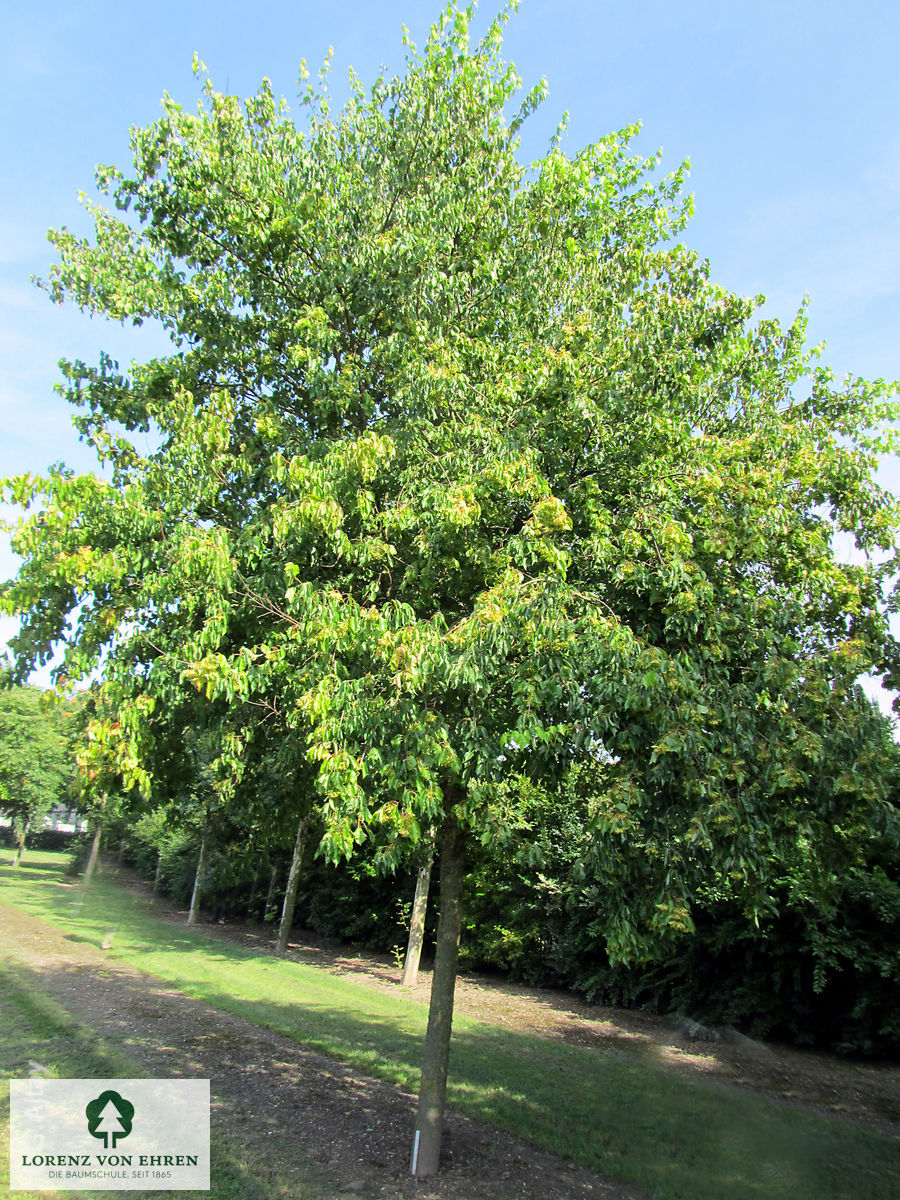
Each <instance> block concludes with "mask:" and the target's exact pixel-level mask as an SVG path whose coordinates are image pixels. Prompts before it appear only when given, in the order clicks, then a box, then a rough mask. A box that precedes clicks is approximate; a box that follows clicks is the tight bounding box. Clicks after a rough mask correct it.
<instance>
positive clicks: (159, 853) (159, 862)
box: [151, 850, 163, 896]
mask: <svg viewBox="0 0 900 1200" xmlns="http://www.w3.org/2000/svg"><path fill="white" fill-rule="evenodd" d="M162 865H163V856H162V851H161V850H157V852H156V874H155V875H154V876H153V891H152V893H151V895H153V896H155V895H156V894H157V893H158V892H159V880H160V876H161V875H162Z"/></svg>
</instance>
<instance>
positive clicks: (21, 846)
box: [13, 820, 31, 867]
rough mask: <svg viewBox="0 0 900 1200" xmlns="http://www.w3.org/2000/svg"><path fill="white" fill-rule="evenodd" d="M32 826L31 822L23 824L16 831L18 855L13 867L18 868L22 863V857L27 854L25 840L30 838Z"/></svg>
mask: <svg viewBox="0 0 900 1200" xmlns="http://www.w3.org/2000/svg"><path fill="white" fill-rule="evenodd" d="M30 826H31V821H30V820H29V821H25V822H23V823H22V824H21V825H20V826H19V827H18V829H17V830H16V837H17V839H18V845H17V846H16V855H15V858H14V859H13V866H14V867H17V866H18V865H19V863H20V862H21V861H22V855H23V854H24V853H25V839H26V838H27V837H28V830H29V827H30Z"/></svg>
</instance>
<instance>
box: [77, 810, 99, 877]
mask: <svg viewBox="0 0 900 1200" xmlns="http://www.w3.org/2000/svg"><path fill="white" fill-rule="evenodd" d="M102 836H103V826H102V825H101V823H100V822H99V821H98V822H97V825H96V827H95V829H94V837H93V840H92V842H91V852H90V854H89V855H88V860H87V866H86V867H85V868H84V878H83V879H82V881H81V882H82V884H83V885H84V887H87V885H88V884H89V883H90V882H91V880H92V879H93V877H94V872H95V871H96V869H97V861H98V859H99V857H100V839H101V838H102Z"/></svg>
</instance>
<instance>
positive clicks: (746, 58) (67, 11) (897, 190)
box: [0, 0, 900, 643]
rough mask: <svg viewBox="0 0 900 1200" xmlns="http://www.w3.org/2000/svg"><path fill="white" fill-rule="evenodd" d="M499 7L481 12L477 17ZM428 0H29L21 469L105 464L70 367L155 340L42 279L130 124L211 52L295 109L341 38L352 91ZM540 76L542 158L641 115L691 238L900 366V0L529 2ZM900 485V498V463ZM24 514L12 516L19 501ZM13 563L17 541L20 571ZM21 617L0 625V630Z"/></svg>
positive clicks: (18, 355) (758, 288)
mask: <svg viewBox="0 0 900 1200" xmlns="http://www.w3.org/2000/svg"><path fill="white" fill-rule="evenodd" d="M496 7H497V6H495V5H494V4H492V3H482V5H481V6H480V8H479V17H478V25H477V27H478V28H483V27H484V25H485V24H486V23H487V21H488V19H489V18H490V16H491V15H493V13H494V11H495V9H496ZM438 10H439V6H438V5H437V4H436V3H433V2H431V0H429V2H428V3H424V2H422V0H384V2H379V3H373V2H372V0H368V2H366V3H363V2H361V0H332V3H330V4H329V5H324V4H321V3H319V2H318V0H317V2H316V3H312V2H311V0H292V2H290V3H288V2H285V0H257V3H256V4H255V5H252V6H251V5H249V4H247V3H246V0H241V3H236V2H234V0H227V2H225V3H217V4H215V5H206V4H202V3H192V2H191V0H182V2H181V3H177V4H176V3H172V0H157V2H156V3H154V5H152V6H150V7H143V6H136V5H130V4H121V3H112V2H111V0H83V2H81V3H79V4H77V5H73V4H71V3H70V2H67V3H60V2H59V0H42V3H40V4H32V5H28V6H21V7H19V8H18V9H16V10H13V9H12V8H8V10H7V12H6V14H5V18H4V39H3V43H2V45H0V68H2V72H3V74H2V78H3V80H4V85H5V89H6V94H7V117H6V119H5V120H4V121H3V122H2V125H0V162H2V174H3V180H4V186H3V188H2V189H0V475H9V474H13V473H17V472H21V471H32V472H40V471H43V470H44V469H45V468H46V467H47V465H48V464H49V463H51V462H54V461H58V460H63V461H65V462H66V463H68V464H69V465H70V466H72V467H74V468H75V469H76V470H88V469H90V468H91V467H92V462H91V459H90V457H89V456H88V454H87V453H86V451H85V450H84V448H83V447H81V446H80V445H79V443H78V441H77V438H76V435H75V433H74V431H73V429H72V427H71V424H70V416H69V413H68V412H67V411H66V406H65V405H64V404H63V402H62V401H61V400H60V399H59V398H58V397H57V396H56V395H55V394H54V393H53V390H52V387H53V384H54V382H55V381H56V379H57V378H58V371H57V368H56V362H57V360H58V359H59V358H60V357H63V356H65V357H75V356H77V357H81V358H84V359H86V360H87V361H89V362H90V361H93V360H95V359H96V356H97V353H98V352H99V350H100V349H101V348H103V349H106V350H108V351H109V352H111V353H112V354H113V355H114V356H115V357H119V358H120V360H121V361H123V362H127V361H129V360H130V359H131V358H132V357H144V356H145V355H148V354H151V353H154V352H158V351H159V349H160V348H161V347H160V344H159V342H158V340H157V341H154V336H155V335H154V334H153V332H152V331H150V330H144V331H137V332H134V331H129V330H123V329H121V328H120V327H118V326H109V325H106V324H104V323H103V322H99V321H96V320H94V321H91V320H89V319H88V318H85V317H82V316H81V315H80V314H78V313H77V312H75V311H74V310H71V309H69V308H62V309H60V308H56V307H54V306H53V305H52V304H51V303H50V302H49V300H48V299H47V298H46V297H45V296H44V295H43V294H42V293H40V292H39V291H37V290H36V289H35V288H34V287H33V285H32V284H31V283H30V282H29V278H30V276H31V275H43V274H45V273H46V271H47V268H48V266H49V264H50V263H51V261H52V248H51V247H50V246H49V244H48V243H47V241H46V236H45V235H46V230H47V229H48V228H49V227H50V226H59V225H68V226H69V227H70V228H72V229H75V230H79V231H84V232H87V225H86V222H85V219H84V214H83V212H82V210H81V208H80V207H79V203H78V192H79V191H80V190H83V191H85V192H87V193H88V194H90V193H91V191H92V185H93V171H94V167H95V165H96V164H97V163H101V162H102V163H116V164H118V165H125V164H126V163H127V161H128V129H129V126H131V125H144V124H147V123H149V122H150V121H152V120H154V119H155V118H156V117H157V116H158V115H159V112H160V107H159V102H160V97H161V96H162V93H163V92H164V91H168V92H169V93H170V94H171V95H173V96H174V97H175V98H176V99H177V100H178V101H180V102H182V103H184V104H186V105H191V106H192V105H193V104H194V103H195V102H196V99H197V97H198V94H199V84H198V81H197V80H195V79H194V77H193V75H192V73H191V60H192V56H193V54H194V52H195V51H196V52H197V53H198V54H199V55H200V57H201V58H202V59H203V61H204V62H205V63H206V65H207V67H208V69H209V71H210V74H211V76H212V79H213V82H214V84H215V85H216V86H217V87H218V88H219V89H221V90H228V91H230V92H232V93H238V94H247V93H249V92H251V91H253V90H255V88H256V87H257V85H258V83H259V81H260V79H261V78H262V77H263V76H268V77H269V78H270V79H271V80H272V82H273V85H274V87H275V89H276V91H277V92H279V93H282V94H284V95H285V96H286V97H287V98H288V100H289V101H293V99H294V96H295V93H296V78H297V74H298V67H299V63H300V60H301V59H303V58H305V59H306V60H307V62H308V64H309V66H310V68H311V69H313V70H315V69H316V68H317V67H318V65H319V64H320V63H321V61H322V60H323V58H324V56H325V54H326V51H327V49H328V47H329V46H333V47H334V71H333V75H332V86H333V90H334V93H335V97H336V99H338V100H340V98H341V96H342V94H343V93H344V90H345V83H346V77H347V70H348V68H349V67H350V66H351V65H352V66H353V67H354V68H355V69H356V71H357V73H358V74H359V75H360V76H361V77H362V78H363V80H364V81H369V80H371V79H372V78H373V77H374V76H375V74H376V73H377V71H378V68H379V65H380V64H382V63H383V64H385V65H386V66H387V67H388V69H389V70H390V71H395V70H400V69H402V64H403V47H402V45H401V25H402V24H404V23H405V24H406V25H407V26H408V28H409V30H410V32H411V34H412V37H413V40H414V41H415V42H416V43H417V44H419V45H421V44H422V43H424V41H425V38H426V36H427V30H428V26H429V25H430V24H431V22H432V20H433V19H434V17H435V16H436V15H437V12H438ZM505 53H506V56H507V58H509V59H511V60H512V61H513V62H515V63H516V65H517V67H518V69H519V72H520V74H521V75H522V77H523V80H524V82H525V85H526V87H527V86H529V85H530V84H532V83H534V82H536V81H537V80H538V79H539V78H540V77H541V76H545V77H546V78H547V80H548V81H549V85H550V98H549V100H548V101H547V102H546V104H545V105H544V106H543V108H542V109H541V110H540V111H539V113H538V114H537V116H536V117H535V118H534V119H533V121H532V122H531V125H530V128H527V129H526V135H525V137H524V139H523V140H524V150H525V153H526V154H527V156H528V157H530V158H534V157H537V156H538V155H540V154H541V153H542V152H543V151H544V149H545V148H546V143H547V140H548V138H549V136H550V135H551V133H552V132H553V130H554V129H555V128H556V125H557V123H558V120H559V117H560V115H561V114H562V113H563V112H564V111H568V112H569V133H568V140H567V145H566V148H567V149H569V150H570V151H573V152H574V151H576V150H578V149H579V148H580V147H581V146H583V145H585V144H586V143H588V142H590V141H594V140H596V139H597V138H599V137H601V136H603V135H604V134H605V133H607V132H609V131H610V130H612V129H618V128H621V127H622V126H623V125H626V124H628V123H630V122H632V121H634V120H637V119H639V120H641V121H642V122H643V132H642V134H641V137H640V139H639V142H638V148H639V149H640V150H642V151H643V152H644V153H646V154H650V153H652V152H654V151H655V150H656V149H658V148H659V147H662V148H663V151H664V163H665V164H667V165H668V166H669V167H670V168H674V167H675V166H676V165H677V164H678V163H679V162H681V161H682V160H683V159H685V158H690V160H691V174H690V180H689V188H690V190H691V191H692V192H693V193H694V195H695V205H696V208H695V213H696V215H695V219H694V221H693V223H692V225H691V227H690V229H689V230H688V232H687V234H686V236H685V240H686V241H687V242H688V243H689V244H691V245H692V246H693V247H694V248H695V249H697V250H698V251H699V252H700V253H701V254H702V255H703V256H705V257H708V258H709V260H710V262H711V268H712V274H713V277H714V278H715V279H716V280H717V281H718V282H720V283H722V284H724V285H726V286H728V287H730V288H732V289H733V290H735V291H737V292H740V293H743V294H747V295H754V294H756V293H759V292H763V293H765V294H766V295H767V297H768V298H769V303H768V306H767V308H768V311H771V312H772V313H774V314H775V315H778V316H781V317H783V318H785V319H789V318H790V317H791V315H792V314H793V313H794V312H795V311H796V309H797V307H798V306H799V304H800V302H801V300H802V298H803V296H804V294H807V293H808V294H809V296H810V299H811V307H810V310H809V319H810V325H809V333H810V338H811V340H812V341H813V342H819V341H823V340H824V341H826V342H827V349H826V353H825V358H826V360H827V361H828V362H829V363H830V364H831V365H832V366H833V367H834V369H835V371H836V372H837V373H838V375H842V374H843V373H845V372H848V371H849V372H852V373H855V374H861V375H867V376H870V377H885V378H891V379H897V378H900V339H898V327H900V222H898V219H897V218H898V215H900V103H898V100H900V73H898V71H897V66H896V64H897V62H898V61H900V12H898V10H897V8H896V0H892V2H887V0H885V2H881V0H860V3H859V4H857V5H854V6H851V5H850V4H848V3H846V0H841V2H840V3H837V2H834V0H816V2H806V0H780V2H774V0H755V2H754V3H753V4H746V3H745V4H736V3H728V2H727V0H717V2H707V0H669V2H668V3H661V2H658V0H629V3H627V4H626V3H622V2H620V3H618V4H612V3H603V2H600V3H589V2H588V0H523V2H522V4H521V7H520V10H519V12H518V14H517V15H515V16H513V17H512V19H511V21H510V23H509V25H508V27H507V33H506V37H505ZM882 478H883V481H884V482H885V483H886V484H887V486H889V487H891V488H892V490H894V491H896V492H898V493H900V468H898V464H897V463H895V462H892V463H889V464H886V466H885V469H884V471H883V474H882ZM6 515H9V511H8V510H7V514H6ZM14 571H15V560H14V559H13V557H12V555H11V554H10V552H9V550H8V544H6V543H2V544H0V577H3V578H5V577H7V576H9V575H10V574H12V573H14ZM9 632H10V623H9V622H8V621H5V620H4V621H0V643H2V640H3V637H4V636H8V635H9Z"/></svg>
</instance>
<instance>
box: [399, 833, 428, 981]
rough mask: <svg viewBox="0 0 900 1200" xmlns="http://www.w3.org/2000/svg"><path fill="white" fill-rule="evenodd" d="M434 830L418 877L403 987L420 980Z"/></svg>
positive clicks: (410, 922) (404, 964)
mask: <svg viewBox="0 0 900 1200" xmlns="http://www.w3.org/2000/svg"><path fill="white" fill-rule="evenodd" d="M434 834H435V831H434V829H430V830H429V831H428V857H427V858H426V860H425V862H424V863H423V865H422V866H421V867H419V872H418V874H417V875H416V895H415V898H414V900H413V906H412V915H411V916H410V918H409V941H408V942H407V944H406V958H405V959H404V962H403V978H402V979H401V980H400V983H401V985H402V986H403V987H415V986H416V980H417V979H418V978H419V959H420V958H421V957H422V942H423V940H424V938H425V913H426V910H427V908H428V889H429V888H430V886H431V867H432V864H433V863H434Z"/></svg>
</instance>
